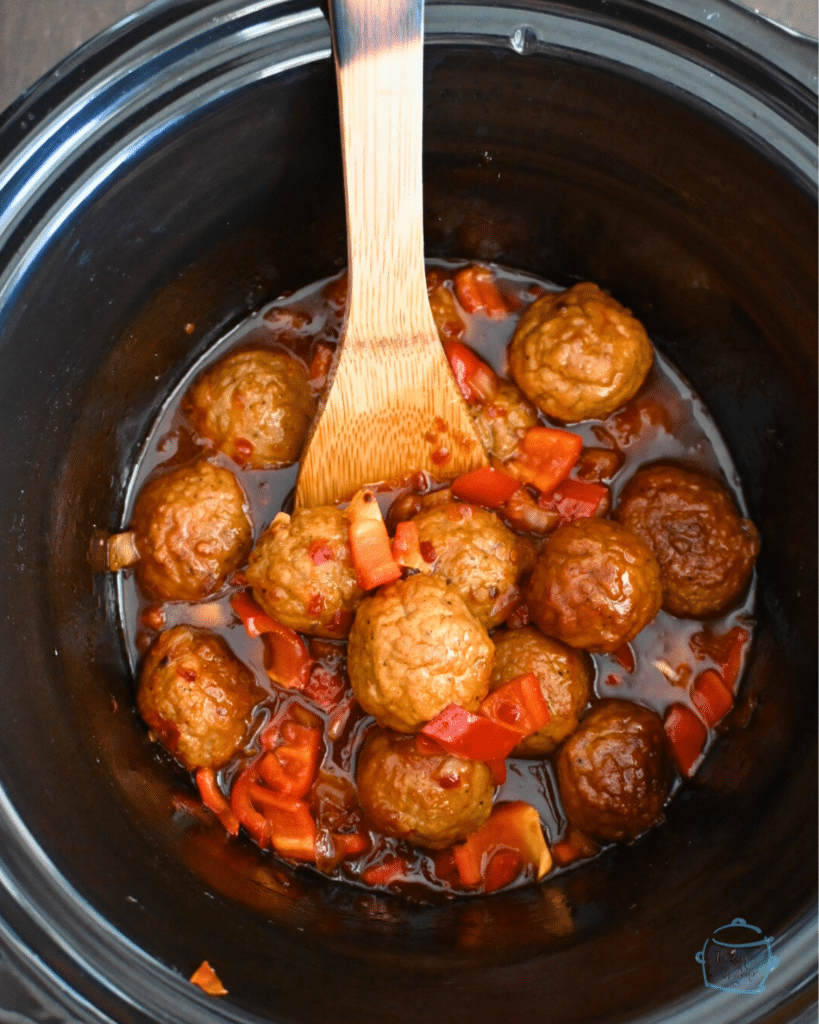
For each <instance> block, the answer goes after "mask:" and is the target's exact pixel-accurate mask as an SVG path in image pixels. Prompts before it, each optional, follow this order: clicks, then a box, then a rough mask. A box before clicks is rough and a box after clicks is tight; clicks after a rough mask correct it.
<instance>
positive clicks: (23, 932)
mask: <svg viewBox="0 0 819 1024" xmlns="http://www.w3.org/2000/svg"><path fill="white" fill-rule="evenodd" d="M206 6H207V5H206ZM220 6H225V5H220ZM433 6H435V5H433ZM441 6H450V5H449V4H443V5H441ZM489 6H491V4H490V5H489ZM189 8H190V5H188V4H186V3H182V2H181V0H157V2H156V3H155V4H152V5H150V6H149V7H148V8H146V9H144V11H142V12H139V13H138V14H137V15H134V16H132V18H130V19H127V20H126V22H124V23H122V24H121V25H120V26H119V27H117V28H115V29H113V30H109V32H108V33H103V35H102V36H100V37H98V38H97V40H95V41H94V42H93V44H89V45H88V47H87V48H84V49H83V51H82V59H80V58H79V56H75V57H73V58H69V60H68V61H67V62H65V64H64V65H62V66H61V67H66V68H68V69H70V70H72V71H75V70H77V69H78V68H81V67H82V65H83V62H84V61H86V60H89V59H91V58H92V57H98V56H104V55H106V54H107V53H108V52H109V47H111V48H112V49H111V51H110V52H111V55H112V57H113V56H117V57H118V56H119V55H120V53H119V51H118V47H119V46H120V45H121V44H123V43H124V41H125V38H126V36H127V35H128V33H130V32H131V31H132V30H133V29H135V28H137V27H139V26H146V25H147V24H148V23H149V21H150V19H152V18H153V17H155V16H156V15H157V14H165V13H168V12H172V11H174V10H178V11H179V13H180V16H187V15H186V14H185V13H184V12H186V11H188V10H189ZM279 9H281V5H279ZM432 42H433V43H434V42H435V40H434V39H433V40H432ZM114 51H117V52H116V54H114ZM122 52H123V53H124V52H127V48H126V49H123V50H122ZM62 88H63V87H62V82H61V81H57V82H56V83H55V82H50V80H49V76H46V78H45V79H43V80H42V81H41V83H40V84H39V85H38V86H35V87H34V89H33V90H32V91H31V92H30V93H29V94H28V95H27V97H26V98H24V101H25V102H23V103H22V107H21V108H18V107H13V108H11V111H10V113H9V115H7V121H6V124H5V125H4V126H3V127H2V130H0V152H2V151H3V149H4V145H5V144H6V142H7V141H8V131H9V121H10V120H15V122H16V120H17V118H18V117H19V116H20V111H21V110H23V111H24V110H27V109H31V105H33V104H34V103H39V102H41V101H42V102H43V103H44V104H45V105H46V106H47V105H48V104H47V101H48V99H49V97H50V96H52V95H53V96H54V98H55V101H56V102H57V103H59V102H60V101H61V100H62V97H63V92H62ZM80 95H81V93H80ZM0 242H2V235H0ZM0 830H2V834H3V839H4V844H5V845H6V849H7V850H11V851H12V856H13V857H14V858H17V859H19V863H16V864H15V865H14V866H13V865H11V864H9V863H3V862H0V883H2V891H1V892H0V907H2V910H3V915H2V916H3V917H5V919H6V921H7V922H8V925H7V927H6V935H7V936H8V938H9V941H10V942H12V943H15V941H16V943H17V945H16V951H17V953H18V955H19V956H20V958H21V961H23V962H26V963H27V965H28V969H29V970H30V971H31V972H33V973H35V974H38V972H39V977H40V978H41V980H42V982H43V984H45V985H48V986H51V987H52V988H53V990H54V991H55V993H58V994H59V997H60V998H61V999H63V1000H76V1001H75V1005H73V1006H72V1005H71V1002H70V1001H67V1002H66V1005H67V1006H69V1008H70V1009H71V1010H72V1012H74V1013H75V1014H76V1015H77V1016H80V1015H81V1014H83V1015H86V1014H87V1015H89V1016H88V1017H87V1018H86V1019H94V1020H104V1019H111V1020H118V1019H126V1018H125V1017H124V1016H123V1014H125V1013H131V1012H133V1011H136V1012H138V1013H140V1014H144V1013H145V1012H150V1013H154V1012H161V1011H162V1009H163V1008H167V1006H170V1005H171V1004H170V1003H167V1004H166V1003H164V1001H161V1002H160V1003H158V1004H155V1006H154V1007H153V1008H151V1007H150V1006H148V1005H143V1006H138V1005H137V1004H136V1003H135V1001H134V998H135V993H136V992H142V993H143V994H144V993H145V989H146V988H151V987H152V986H150V985H146V983H145V982H146V977H147V978H148V979H151V980H154V981H155V982H156V983H157V991H159V989H160V988H163V989H164V991H170V992H171V993H173V994H180V993H183V992H184V994H185V996H186V999H187V1001H188V1002H189V1003H190V1004H191V1012H192V1013H193V1014H194V1016H191V1017H189V1018H183V1017H182V1016H181V1014H180V1013H179V1010H178V1007H177V1008H175V1013H176V1015H177V1019H178V1020H180V1021H181V1020H183V1019H189V1020H191V1021H193V1020H196V1021H202V1022H207V1021H214V1022H216V1021H226V1020H236V1021H240V1020H245V1021H246V1020H248V1019H249V1018H248V1017H247V1016H246V1015H245V1014H241V1015H235V1014H234V1012H233V1010H232V1008H231V1007H230V1006H229V1005H227V1004H219V1005H218V1006H217V1007H216V1008H214V1004H213V1003H211V1002H209V1001H208V1000H207V998H206V997H204V996H200V995H199V994H198V993H197V992H195V991H191V989H190V986H189V985H188V984H187V982H186V981H185V980H184V979H183V978H182V977H181V975H177V974H175V973H174V972H172V971H170V970H169V969H168V968H166V967H164V966H163V965H160V964H158V963H156V962H155V961H153V960H152V959H151V958H149V957H147V956H146V955H145V954H144V953H142V951H140V950H138V949H137V948H136V947H134V946H132V944H130V943H129V942H128V940H127V939H125V938H124V937H123V936H122V935H121V934H120V933H118V932H116V931H115V930H113V931H112V929H110V927H109V926H108V925H107V922H105V921H103V920H101V919H99V918H98V916H97V915H96V914H95V912H94V911H93V910H92V908H90V907H89V906H88V905H87V904H85V903H84V901H83V899H82V897H81V895H80V894H79V893H77V892H76V891H75V890H74V889H73V888H72V887H71V886H70V884H69V883H68V882H67V880H66V879H64V878H62V876H60V875H59V874H58V873H57V872H56V871H55V870H54V869H53V866H52V865H50V863H49V862H48V859H47V858H46V856H45V854H44V852H43V851H42V849H41V848H40V847H39V845H38V844H37V842H36V840H35V839H34V837H33V836H31V835H30V834H28V833H27V831H26V830H25V827H24V826H23V824H22V822H21V821H20V819H19V818H18V817H17V815H16V813H15V812H14V809H13V807H11V806H10V805H9V804H8V803H7V801H6V800H5V795H4V794H0ZM10 859H11V858H10ZM24 862H25V863H28V864H30V863H32V862H34V863H36V864H37V866H38V870H39V871H40V872H41V882H42V892H43V893H45V892H49V891H50V893H51V896H52V900H50V901H48V902H46V901H41V904H40V905H39V906H35V905H33V903H32V902H31V900H30V898H29V897H27V896H26V895H25V884H23V883H22V875H21V874H20V871H19V868H20V866H21V865H22V864H23V863H24ZM15 868H17V870H15ZM61 900H62V903H61V902H60V901H61ZM57 910H59V914H58V913H57ZM61 919H62V920H63V925H64V924H65V922H66V921H67V922H68V924H70V925H71V927H70V928H66V927H64V926H63V925H61V923H60V920H61ZM811 923H812V924H813V926H814V927H815V912H814V911H807V912H806V913H805V915H804V917H803V918H802V919H801V921H800V923H799V925H794V929H793V934H792V935H789V936H786V937H784V938H783V939H782V942H783V944H785V945H788V948H789V950H793V952H792V953H791V952H788V953H787V954H785V955H784V957H783V959H784V960H785V961H786V962H787V963H789V964H790V965H791V966H792V968H793V970H792V971H791V973H790V974H789V973H788V972H787V971H783V973H781V974H780V975H779V976H778V977H775V978H774V979H773V981H774V982H775V983H776V984H773V983H772V985H771V990H770V992H771V999H773V998H774V997H777V998H779V997H781V995H782V994H783V993H782V989H783V988H784V989H785V992H786V998H787V999H790V1000H791V1002H792V1003H793V1002H794V1000H796V999H797V997H798V995H799V993H800V992H803V991H804V989H805V986H807V985H809V984H810V979H809V978H808V976H807V975H806V974H805V972H804V968H805V965H806V963H807V965H808V966H812V964H811V963H810V958H809V957H808V958H807V959H806V954H805V950H806V949H807V947H808V944H811V945H812V947H813V948H814V949H815V940H814V939H812V938H811V936H812V935H813V929H812V928H811V927H810V925H811ZM14 924H17V925H18V929H17V932H15V930H14ZM80 924H82V927H80ZM90 934H93V935H94V936H95V937H96V936H105V937H106V939H108V940H111V938H112V936H113V943H114V947H115V952H114V953H113V954H111V956H110V957H109V962H110V963H115V962H116V963H118V964H119V965H120V966H121V964H122V961H121V959H120V957H121V956H122V954H123V952H124V953H127V954H128V956H129V957H131V958H132V962H131V963H130V964H129V971H128V974H129V976H130V978H131V983H132V985H136V983H137V982H138V983H139V984H138V987H135V988H134V989H133V990H132V991H130V992H128V991H126V990H125V989H123V988H121V987H120V986H115V985H113V983H112V981H111V978H110V976H106V975H105V973H104V971H103V968H102V966H101V961H100V960H96V961H95V960H94V959H93V957H92V956H91V951H89V950H86V952H85V956H83V953H82V949H81V944H82V941H83V940H87V939H88V937H89V935H90ZM23 936H25V937H26V938H25V939H24V938H23ZM57 938H59V941H57ZM35 949H36V950H37V953H36V955H33V956H32V955H31V951H32V950H35ZM117 954H119V955H117ZM137 965H138V966H137ZM797 969H798V977H797V976H796V973H795V972H797ZM78 970H79V972H80V976H79V977H77V985H76V992H71V993H69V992H68V990H67V989H65V986H64V984H63V983H62V982H61V978H60V974H62V973H66V974H69V975H74V976H77V971H78ZM80 992H83V993H84V994H85V995H86V996H87V998H80V997H79V996H78V995H77V993H80ZM151 994H152V996H154V997H155V998H156V994H155V993H151ZM92 1000H93V1001H94V1002H96V1003H97V1006H103V1005H104V1006H106V1007H107V1008H108V1009H107V1010H106V1012H110V1013H111V1014H112V1016H111V1017H110V1018H109V1017H104V1016H102V1015H101V1011H99V1010H98V1009H97V1008H96V1007H95V1006H94V1005H93V1004H92ZM112 1000H113V1001H112ZM687 1012H688V1009H687V1008H686V1007H685V1006H680V1007H677V1008H670V1009H669V1014H670V1016H668V1017H667V1018H665V1019H668V1020H671V1019H673V1020H684V1019H686V1017H685V1014H686V1013H687ZM694 1012H695V1013H700V1012H701V1006H698V1007H697V1008H695V1010H694ZM751 1012H754V1017H753V1018H751V1017H750V1013H751ZM128 1019H129V1020H132V1019H134V1018H133V1017H129V1018H128ZM144 1019H146V1020H147V1019H150V1018H147V1017H145V1018H144ZM653 1019H654V1020H657V1018H656V1016H655V1017H654V1018H653ZM688 1019H692V1018H690V1017H689V1018H688ZM711 1019H713V1020H714V1022H715V1024H717V1022H718V1020H719V1018H718V1017H712V1018H711ZM751 1019H758V1018H757V1017H756V1014H755V1010H754V1011H752V1009H751V1008H750V1007H749V1008H748V1013H747V1014H746V1013H744V1012H743V1013H742V1015H741V1016H739V1017H736V1016H731V1017H729V1016H726V1017H725V1018H724V1020H725V1021H726V1022H727V1021H728V1020H731V1021H733V1022H736V1024H739V1022H740V1021H743V1020H751Z"/></svg>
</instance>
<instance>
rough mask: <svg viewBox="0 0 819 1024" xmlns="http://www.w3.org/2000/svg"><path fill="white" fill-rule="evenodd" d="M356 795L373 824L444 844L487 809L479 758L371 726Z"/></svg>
mask: <svg viewBox="0 0 819 1024" xmlns="http://www.w3.org/2000/svg"><path fill="white" fill-rule="evenodd" d="M356 781H357V783H358V799H359V802H360V803H361V808H362V810H363V811H364V813H365V814H366V815H367V817H368V818H369V819H370V821H371V822H372V824H373V825H374V826H375V828H376V829H377V830H378V831H379V832H382V833H383V834H384V835H387V836H395V837H396V838H398V839H404V840H406V841H407V842H409V843H413V844H415V845H417V846H426V847H429V848H431V849H433V850H443V849H445V848H446V847H447V846H451V845H452V844H453V843H454V842H457V840H459V839H464V838H465V837H466V836H468V835H469V834H470V832H474V831H475V830H476V829H478V828H480V826H481V825H483V823H484V822H485V821H486V819H487V818H488V817H489V813H490V811H491V810H492V792H493V787H492V776H491V773H490V770H489V766H488V765H486V764H484V762H483V761H472V760H467V759H466V758H462V757H455V756H454V755H453V754H447V753H444V752H443V751H442V752H441V753H435V754H433V753H426V752H425V751H423V750H419V748H418V746H417V743H416V738H415V737H414V736H398V735H396V734H395V733H390V732H387V731H386V730H384V729H373V730H372V732H371V733H370V734H369V735H368V736H367V738H366V740H365V741H364V744H363V746H362V748H361V752H360V753H359V755H358V768H357V770H356Z"/></svg>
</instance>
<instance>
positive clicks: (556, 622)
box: [526, 518, 662, 651]
mask: <svg viewBox="0 0 819 1024" xmlns="http://www.w3.org/2000/svg"><path fill="white" fill-rule="evenodd" d="M661 600H662V587H661V586H660V567H659V565H658V564H657V560H656V559H655V557H654V555H652V553H651V549H650V548H649V547H648V545H647V544H646V543H645V542H644V541H642V540H641V539H640V538H639V537H637V536H636V535H635V534H633V533H630V532H629V531H628V530H626V529H625V528H624V527H622V526H619V525H618V524H617V523H612V522H609V521H608V520H607V519H598V518H594V519H580V520H578V521H577V522H575V523H569V524H568V525H566V526H561V527H560V528H559V529H558V530H555V532H554V533H553V534H552V535H551V536H550V537H549V539H548V540H547V542H546V544H545V546H544V548H543V550H542V551H541V552H540V555H539V556H538V560H537V562H536V564H535V568H534V570H533V571H532V575H531V578H530V580H529V584H528V587H527V589H526V603H527V605H528V606H529V614H530V616H531V618H532V621H533V622H535V624H536V625H538V626H539V627H540V629H541V631H542V632H543V633H545V634H546V636H551V637H554V638H555V639H557V640H562V641H563V643H565V644H568V645H569V646H570V647H578V648H582V649H584V650H587V651H616V650H617V648H618V647H620V645H621V644H624V643H628V641H630V640H633V639H634V637H635V636H637V634H638V633H639V632H640V630H641V629H642V628H643V626H645V625H647V624H648V623H649V622H651V620H652V619H653V618H654V616H655V615H656V614H657V612H658V611H659V608H660V601H661Z"/></svg>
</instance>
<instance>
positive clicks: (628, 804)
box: [557, 700, 672, 842]
mask: <svg viewBox="0 0 819 1024" xmlns="http://www.w3.org/2000/svg"><path fill="white" fill-rule="evenodd" d="M557 777H558V783H559V786H560V796H561V799H562V801H563V808H564V810H565V812H566V816H567V817H568V819H569V821H570V822H571V824H572V825H574V826H575V828H578V829H580V831H581V832H584V833H586V835H589V836H593V837H594V838H595V839H602V840H604V841H606V840H610V841H614V842H622V841H623V840H628V839H634V838H636V837H637V836H639V835H640V833H641V832H645V831H646V829H648V828H651V826H652V825H654V824H655V823H656V822H657V821H659V819H660V817H661V815H662V810H663V804H664V803H665V801H666V799H667V797H668V791H669V788H670V785H671V778H672V771H671V760H670V758H669V756H668V751H667V748H666V744H665V733H664V731H663V723H662V722H661V721H660V718H659V716H658V715H656V714H655V713H654V712H653V711H649V710H648V708H644V707H642V706H641V705H639V704H633V703H632V702H631V701H627V700H604V701H601V702H600V703H599V704H598V705H597V706H596V707H595V708H593V709H592V710H591V711H590V712H589V713H588V714H587V715H586V717H585V718H584V719H583V721H582V722H581V723H580V728H579V729H578V730H577V732H576V733H575V734H574V735H573V736H572V737H571V738H570V739H568V740H567V741H566V743H565V744H564V746H563V747H562V749H561V751H560V754H559V755H558V759H557Z"/></svg>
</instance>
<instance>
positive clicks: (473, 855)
mask: <svg viewBox="0 0 819 1024" xmlns="http://www.w3.org/2000/svg"><path fill="white" fill-rule="evenodd" d="M504 852H505V853H512V854H515V855H517V857H518V858H519V862H518V866H517V871H516V872H515V875H513V876H512V877H511V878H508V877H507V875H508V872H509V870H510V865H511V863H512V861H511V859H510V858H504V861H502V862H501V865H500V866H499V869H496V870H495V871H494V872H492V871H490V864H491V861H492V860H493V859H494V857H495V856H497V855H498V854H500V853H504ZM452 855H453V857H454V858H455V865H456V867H457V868H458V874H459V876H460V879H461V881H462V882H463V884H464V885H467V886H470V887H478V886H482V887H484V888H486V885H487V882H488V883H489V884H490V885H494V886H495V887H498V885H499V884H504V885H506V884H508V883H509V882H511V881H513V880H514V878H515V877H516V876H517V874H519V873H520V871H521V870H522V869H523V868H524V867H531V868H532V870H533V873H534V875H535V877H536V878H542V877H543V876H544V875H545V874H546V872H547V871H549V869H550V868H551V866H552V857H551V854H550V853H549V847H548V846H547V845H546V840H545V839H544V837H543V829H542V827H541V824H540V816H539V815H538V813H537V810H536V809H535V808H534V807H532V805H531V804H527V803H524V802H523V801H520V800H516V801H513V802H511V803H502V804H496V806H495V807H494V808H493V810H492V814H491V815H490V817H489V820H488V821H487V822H486V823H485V824H484V825H482V826H481V827H480V828H479V829H478V830H477V832H473V833H472V835H471V836H467V838H466V839H465V840H464V841H463V842H462V843H456V844H455V845H454V846H453V847H452ZM486 891H487V892H489V891H491V890H490V889H486Z"/></svg>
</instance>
